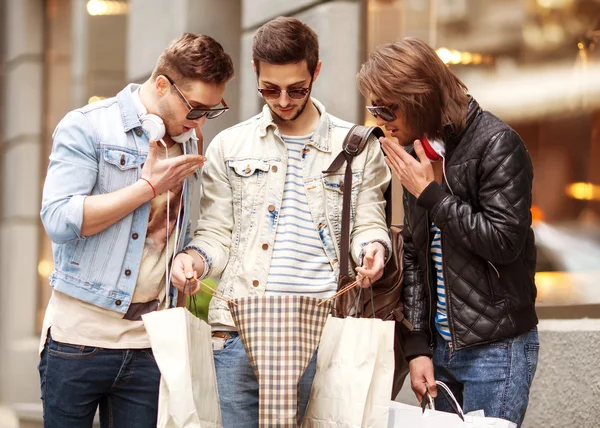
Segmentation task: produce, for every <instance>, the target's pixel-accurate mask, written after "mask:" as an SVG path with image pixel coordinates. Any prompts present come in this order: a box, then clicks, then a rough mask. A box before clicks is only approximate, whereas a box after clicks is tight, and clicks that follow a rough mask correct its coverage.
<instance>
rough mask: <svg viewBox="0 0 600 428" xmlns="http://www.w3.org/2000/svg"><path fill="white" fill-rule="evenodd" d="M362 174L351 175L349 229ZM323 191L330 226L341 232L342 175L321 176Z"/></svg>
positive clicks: (354, 173) (352, 220)
mask: <svg viewBox="0 0 600 428" xmlns="http://www.w3.org/2000/svg"><path fill="white" fill-rule="evenodd" d="M362 180H363V173H362V172H361V171H357V172H353V173H352V193H351V198H350V208H351V209H350V229H352V224H353V223H354V217H355V214H356V213H355V211H356V203H357V199H358V191H359V189H360V185H361V184H362ZM323 189H324V192H325V198H326V203H327V215H328V217H329V221H331V224H333V225H336V226H337V228H338V229H339V230H338V232H340V231H341V221H342V205H343V200H344V174H329V175H325V176H323Z"/></svg>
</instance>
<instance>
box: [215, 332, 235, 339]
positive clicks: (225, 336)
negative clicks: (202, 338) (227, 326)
mask: <svg viewBox="0 0 600 428" xmlns="http://www.w3.org/2000/svg"><path fill="white" fill-rule="evenodd" d="M212 337H218V338H220V339H225V340H229V339H231V338H232V337H233V335H232V334H231V333H229V332H227V331H213V332H212Z"/></svg>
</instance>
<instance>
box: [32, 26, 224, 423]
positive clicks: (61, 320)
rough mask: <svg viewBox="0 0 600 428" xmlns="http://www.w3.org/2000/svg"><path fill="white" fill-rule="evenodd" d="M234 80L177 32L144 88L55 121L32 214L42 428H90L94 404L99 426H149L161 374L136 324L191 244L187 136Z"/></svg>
mask: <svg viewBox="0 0 600 428" xmlns="http://www.w3.org/2000/svg"><path fill="white" fill-rule="evenodd" d="M232 76H233V63H232V61H231V58H230V56H229V55H228V54H226V53H225V52H224V51H223V48H222V47H221V45H220V44H219V43H217V42H216V41H215V40H214V39H212V38H210V37H208V36H204V35H195V34H189V33H188V34H184V35H183V36H181V37H180V38H179V39H178V40H175V41H174V42H173V43H172V44H171V45H170V46H169V47H168V48H167V49H166V50H165V51H164V52H163V53H162V54H161V56H160V58H159V59H158V62H157V65H156V67H155V69H154V71H153V72H152V75H151V77H150V78H149V79H148V80H147V81H146V82H145V83H144V84H142V85H141V86H140V85H135V84H131V85H129V86H127V87H126V88H125V89H123V90H122V91H121V92H120V93H119V94H118V95H117V96H116V97H115V98H110V99H107V100H103V101H99V102H96V103H93V104H90V105H88V106H86V107H83V108H80V109H77V110H74V111H72V112H70V113H69V114H67V115H66V116H65V117H64V119H63V120H62V121H61V122H60V123H59V124H58V126H57V128H56V130H55V132H54V135H53V146H52V154H51V155H50V165H49V167H48V173H47V175H46V182H45V184H44V192H43V200H42V211H41V217H42V222H43V224H44V227H45V229H46V232H47V233H48V235H49V237H50V238H51V239H52V241H53V252H54V266H55V270H54V272H53V273H52V275H51V276H50V284H51V285H52V288H53V291H52V296H51V298H50V302H49V303H48V308H47V310H46V316H45V320H44V327H43V334H42V340H41V350H40V352H41V361H40V365H39V371H40V379H41V389H42V401H43V407H44V426H45V427H61V428H62V427H82V428H83V427H91V426H92V423H93V419H94V415H95V414H96V410H97V408H98V407H99V408H100V424H101V426H103V427H109V426H110V427H112V426H118V427H128V428H138V427H139V428H142V427H148V428H150V427H155V426H156V418H157V408H158V389H159V388H158V387H159V380H160V373H159V370H158V367H157V365H156V362H155V361H154V358H153V355H152V350H151V349H150V341H149V338H148V335H147V334H146V331H145V329H144V325H143V322H142V320H141V316H142V315H143V314H144V313H147V312H150V311H154V310H156V309H158V308H162V307H164V303H165V301H166V300H167V301H168V300H169V299H168V298H167V297H166V296H165V283H166V280H165V277H166V276H167V275H166V271H167V267H166V263H168V261H170V260H171V258H172V255H173V254H174V253H176V252H177V251H178V250H180V249H182V248H183V247H184V245H185V243H186V242H188V241H189V238H188V237H186V233H185V232H186V229H187V225H188V221H189V220H188V219H189V215H190V202H191V198H192V194H193V191H194V189H195V188H196V186H197V185H198V184H199V178H198V177H199V168H201V167H202V165H203V164H204V161H205V159H204V157H203V156H202V155H201V154H199V153H198V144H197V138H196V135H195V130H196V129H198V130H199V129H200V127H201V126H202V125H203V124H204V122H205V120H206V119H207V118H209V119H210V118H214V117H217V116H218V115H220V114H221V113H223V112H225V111H226V110H227V108H226V105H225V102H224V100H223V92H224V90H225V83H226V82H227V81H228V80H229V79H230V78H231V77H232ZM221 104H223V107H219V106H220V105H221ZM161 124H162V125H161ZM161 126H162V129H161ZM161 134H162V135H164V136H161ZM149 138H154V139H157V140H158V139H160V140H161V143H159V144H157V141H149ZM163 145H164V146H163ZM167 195H169V196H170V197H167ZM167 201H168V203H167ZM167 218H168V219H169V221H167ZM182 225H183V226H182ZM175 300H176V293H174V295H172V296H170V301H171V303H173V302H174V301H175Z"/></svg>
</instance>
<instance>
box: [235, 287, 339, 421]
mask: <svg viewBox="0 0 600 428" xmlns="http://www.w3.org/2000/svg"><path fill="white" fill-rule="evenodd" d="M234 302H236V303H237V305H234V304H230V305H229V307H230V309H231V314H232V316H233V320H234V322H235V325H236V327H237V328H238V332H239V334H240V338H241V340H242V343H243V344H244V349H245V350H246V353H247V354H248V359H249V360H250V364H251V365H252V368H253V369H254V373H255V374H256V378H257V379H258V388H259V421H258V422H259V426H260V427H261V428H262V427H297V426H298V425H299V422H298V383H299V381H300V378H301V377H302V375H303V374H304V371H305V370H306V367H308V363H309V362H310V359H311V358H312V356H313V354H314V352H315V350H316V349H317V346H318V345H319V340H320V339H321V332H322V331H323V327H324V326H325V321H327V315H328V314H329V313H330V311H331V304H330V303H329V302H328V303H324V304H323V305H321V306H317V303H319V302H320V300H319V299H315V298H312V297H307V296H292V295H289V296H251V297H245V298H242V299H236V300H234Z"/></svg>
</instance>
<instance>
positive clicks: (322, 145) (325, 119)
mask: <svg viewBox="0 0 600 428" xmlns="http://www.w3.org/2000/svg"><path fill="white" fill-rule="evenodd" d="M311 101H312V103H313V104H314V105H315V107H316V108H317V110H318V111H319V114H320V115H321V118H320V119H319V124H318V125H317V128H316V129H315V132H314V134H313V137H312V139H311V142H310V144H311V145H312V146H314V147H315V148H317V149H319V150H321V151H323V152H331V148H330V146H329V137H330V135H331V121H330V119H329V115H328V114H327V112H326V111H325V106H324V105H323V104H321V103H320V102H319V101H318V100H316V99H315V98H311ZM269 128H272V129H273V131H274V132H275V131H276V132H279V130H278V128H277V125H276V124H275V122H274V121H273V115H272V114H271V109H270V108H269V106H268V105H267V104H265V105H264V106H263V109H262V113H261V114H260V118H259V133H260V136H261V137H266V136H267V132H268V129H269Z"/></svg>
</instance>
